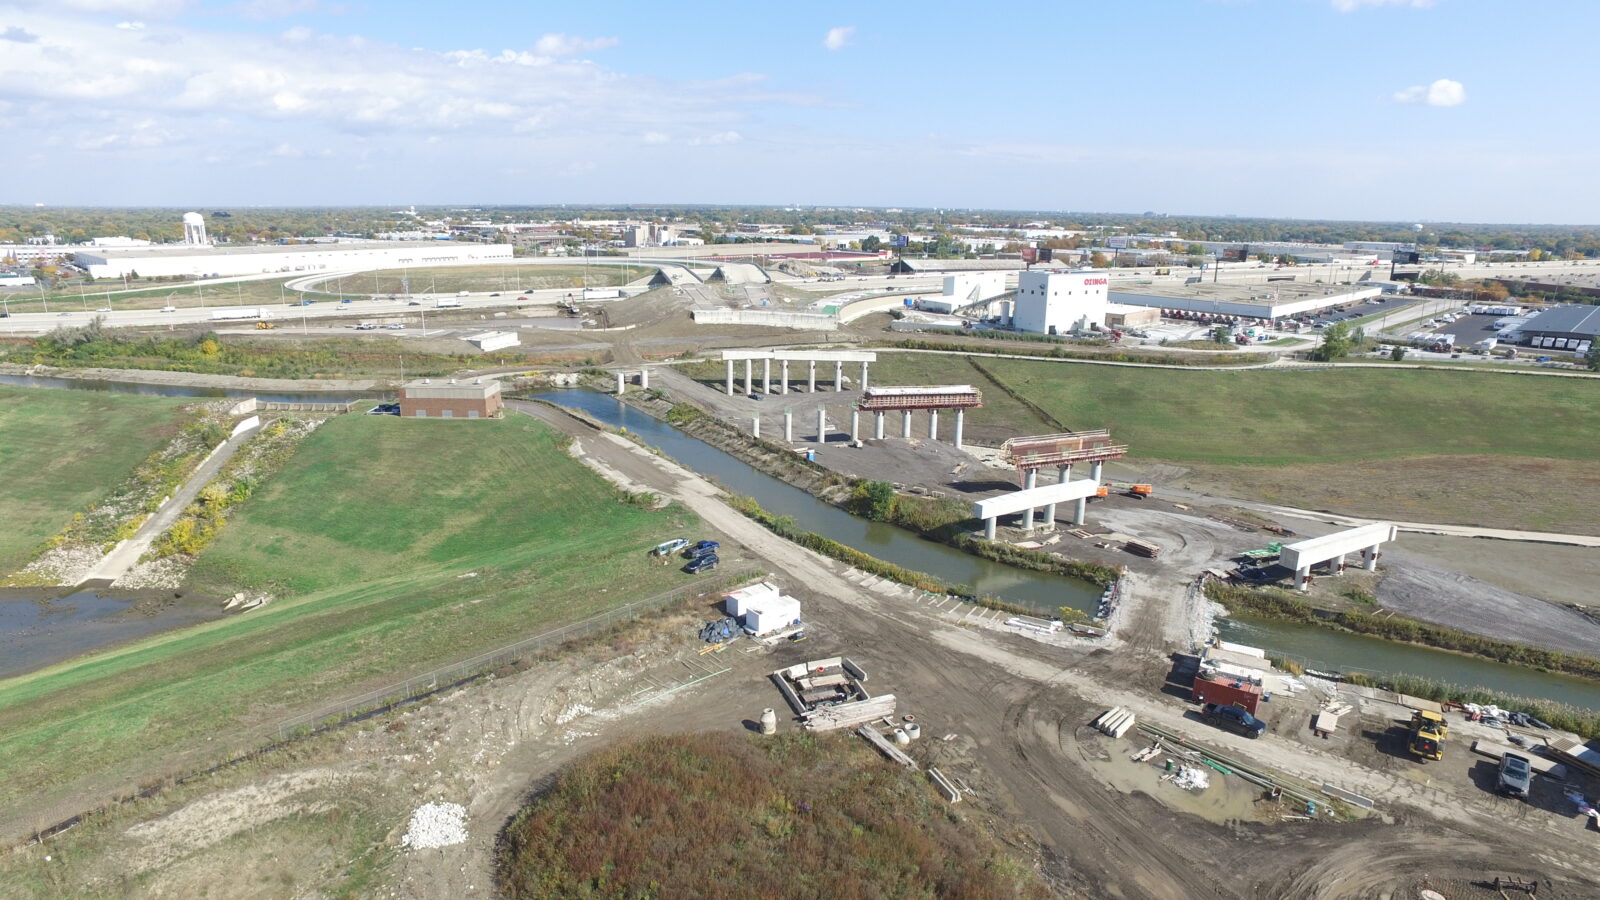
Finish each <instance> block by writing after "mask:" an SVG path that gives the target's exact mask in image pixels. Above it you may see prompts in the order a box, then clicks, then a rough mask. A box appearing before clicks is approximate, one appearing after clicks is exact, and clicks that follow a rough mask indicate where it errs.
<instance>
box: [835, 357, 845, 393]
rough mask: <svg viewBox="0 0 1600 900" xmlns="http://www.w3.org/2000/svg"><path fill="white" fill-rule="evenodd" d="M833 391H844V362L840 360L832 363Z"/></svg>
mask: <svg viewBox="0 0 1600 900" xmlns="http://www.w3.org/2000/svg"><path fill="white" fill-rule="evenodd" d="M833 389H834V390H836V391H842V390H844V360H842V359H836V360H834V361H833Z"/></svg>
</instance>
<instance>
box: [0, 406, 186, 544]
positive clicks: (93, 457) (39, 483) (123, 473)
mask: <svg viewBox="0 0 1600 900" xmlns="http://www.w3.org/2000/svg"><path fill="white" fill-rule="evenodd" d="M186 402H188V401H185V400H183V399H178V398H170V397H146V396H140V395H136V394H103V393H98V392H93V391H70V390H41V389H35V388H10V387H5V386H0V472H4V473H5V482H4V483H5V487H4V489H3V490H0V520H3V521H4V522H5V527H4V528H0V573H5V572H9V571H11V570H12V569H14V568H15V567H17V566H18V565H21V564H22V563H23V562H24V561H25V560H26V558H27V556H28V554H29V553H30V552H31V551H32V550H34V549H35V548H37V547H38V546H39V544H40V542H42V541H43V540H44V539H45V538H48V537H49V536H50V535H52V534H55V533H56V532H57V531H60V530H61V528H62V527H63V526H65V525H66V524H67V522H68V521H69V520H70V519H71V518H72V516H73V514H74V513H78V512H82V511H84V510H85V509H87V508H89V507H91V506H93V505H94V504H95V503H96V502H97V501H99V500H100V499H101V498H103V497H105V496H107V495H108V494H110V493H111V491H112V490H113V489H114V488H115V487H116V486H117V485H118V484H120V483H121V482H122V481H123V480H124V479H126V478H127V477H128V475H129V474H130V473H131V472H132V471H133V469H134V467H135V466H137V465H138V464H139V463H140V462H142V461H144V459H145V458H146V457H148V456H149V455H150V454H151V453H154V452H155V451H156V450H157V449H159V448H160V447H161V446H162V445H164V444H165V443H166V442H167V441H168V440H170V439H171V438H172V436H173V435H174V434H175V433H177V431H178V429H179V427H180V426H181V425H182V423H183V421H184V419H185V418H186V417H185V414H184V413H183V412H182V408H183V406H184V404H185V403H186Z"/></svg>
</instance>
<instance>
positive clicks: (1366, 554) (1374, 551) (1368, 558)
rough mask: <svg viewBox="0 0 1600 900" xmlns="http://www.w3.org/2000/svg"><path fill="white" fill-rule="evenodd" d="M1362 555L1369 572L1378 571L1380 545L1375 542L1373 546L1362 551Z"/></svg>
mask: <svg viewBox="0 0 1600 900" xmlns="http://www.w3.org/2000/svg"><path fill="white" fill-rule="evenodd" d="M1361 556H1362V558H1363V559H1364V561H1365V568H1366V570H1367V571H1368V572H1376V571H1378V545H1377V544H1373V545H1372V546H1371V547H1368V548H1367V549H1365V550H1363V551H1361Z"/></svg>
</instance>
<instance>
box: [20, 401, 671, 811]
mask: <svg viewBox="0 0 1600 900" xmlns="http://www.w3.org/2000/svg"><path fill="white" fill-rule="evenodd" d="M558 438H559V436H558V435H557V434H556V433H555V432H554V431H553V430H551V429H549V428H548V427H547V426H544V425H542V424H540V423H538V422H536V421H533V420H531V419H527V418H524V417H521V416H513V417H512V418H509V419H506V420H504V421H496V422H480V423H470V424H469V423H465V422H418V421H407V420H399V419H394V418H389V417H366V416H347V417H341V418H338V419H334V420H332V421H330V422H329V423H328V424H326V425H324V426H323V427H322V428H321V429H319V430H318V431H317V432H316V433H314V434H313V435H312V436H311V437H310V438H308V439H307V440H306V442H305V443H304V444H303V445H302V447H301V449H300V450H299V451H298V452H297V453H296V454H295V456H294V457H293V458H292V459H290V460H289V462H288V463H287V464H286V465H285V466H284V468H283V469H282V470H281V471H280V472H279V473H278V474H277V475H275V476H274V477H273V479H272V481H270V482H269V483H268V484H267V485H266V486H264V487H263V488H262V489H261V490H260V491H259V492H258V493H257V495H256V496H254V497H252V498H251V499H250V500H248V501H246V502H245V503H244V504H243V505H241V506H240V507H239V509H238V511H237V514H236V515H235V517H234V519H233V520H232V521H231V522H230V524H229V525H228V527H227V529H226V530H224V531H223V533H222V535H221V537H219V538H218V539H217V540H216V542H215V543H214V544H213V545H212V547H211V548H210V549H208V550H207V551H206V553H205V555H204V556H203V557H202V559H201V561H200V562H199V563H197V565H196V568H195V569H194V571H193V573H192V578H191V582H192V584H193V585H196V586H199V587H201V588H205V589H208V590H214V591H223V592H226V591H231V590H233V589H235V588H246V587H265V588H267V589H270V590H272V591H273V593H274V595H275V596H276V597H277V598H278V599H277V600H276V601H275V602H273V603H272V604H270V605H268V606H266V607H264V608H261V609H259V610H255V611H252V612H250V613H247V614H244V615H240V616H233V617H229V618H225V619H221V620H218V621H215V622H211V623H207V624H205V625H201V626H197V627H194V628H190V629H186V630H182V631H177V632H172V633H168V634H165V635H160V636H157V637H154V638H151V639H148V640H144V641H141V642H138V643H136V644H132V645H128V646H126V647H122V648H118V649H115V650H111V651H107V652H105V653H101V654H98V655H95V656H91V657H87V658H84V659H81V660H78V661H75V662H69V663H65V664H62V665H59V666H56V667H53V668H50V669H45V670H41V671H39V672H35V673H31V674H29V675H24V676H20V677H18V678H14V679H10V680H7V681H0V785H3V786H0V823H9V824H11V825H13V826H15V825H18V824H21V825H38V824H43V823H42V822H34V821H33V820H32V819H29V818H28V817H29V816H34V817H37V818H48V817H49V815H51V814H53V813H55V812H59V811H61V810H66V811H68V812H70V811H73V810H74V809H75V808H77V807H80V806H86V805H90V803H92V802H93V801H95V800H97V799H99V798H100V796H101V795H100V794H98V793H97V792H101V791H106V790H111V789H113V788H121V789H125V788H126V787H127V786H128V785H130V784H132V783H134V782H137V781H138V780H139V779H140V778H142V777H147V776H149V775H151V774H152V773H162V772H169V771H180V770H184V769H186V768H192V767H194V766H196V765H198V764H199V763H201V762H203V761H207V760H212V759H215V758H217V757H219V756H223V755H226V754H227V753H228V752H229V751H233V750H237V749H240V748H241V747H247V746H250V745H251V744H253V743H254V741H256V740H259V738H260V737H261V735H263V734H265V733H268V732H269V731H270V730H271V729H272V728H273V727H274V726H275V725H276V724H277V723H278V722H280V721H282V720H283V719H285V718H287V717H289V716H292V715H294V714H297V713H299V712H303V711H305V710H306V709H307V708H308V707H315V706H317V705H320V704H322V703H325V702H327V701H328V700H329V699H330V698H331V699H337V698H342V697H346V696H349V695H352V694H356V693H360V692H361V691H363V690H367V689H371V688H374V687H379V686H382V685H385V684H389V683H392V682H395V681H398V680H401V679H404V678H406V677H409V676H412V675H417V674H422V673H424V672H427V671H428V670H430V669H432V668H436V667H438V666H441V665H444V664H448V663H450V662H454V661H456V660H459V659H463V658H466V657H469V656H472V655H474V654H476V653H478V652H482V651H485V650H489V649H493V648H495V647H499V646H502V645H505V644H508V643H511V642H513V641H515V640H517V639H519V638H522V637H525V636H528V635H532V634H537V633H539V632H541V631H544V630H546V629H548V628H549V627H552V626H553V625H556V624H559V623H561V622H563V621H570V620H573V619H577V618H580V617H583V616H586V615H589V614H592V613H595V612H598V611H601V610H603V609H606V608H608V607H612V606H616V605H620V604H621V603H623V602H626V601H629V600H633V599H637V598H640V597H644V596H649V595H652V594H655V593H659V592H660V591H662V590H665V589H667V588H669V587H672V586H675V585H677V584H680V583H682V582H683V581H684V580H685V579H686V578H688V577H689V576H685V575H683V574H681V573H680V572H679V571H678V570H677V569H676V568H668V567H662V566H659V565H653V564H651V563H650V562H649V559H648V557H647V555H646V552H645V551H646V550H647V549H648V548H649V547H651V546H652V545H654V544H655V543H657V542H658V541H660V540H662V539H664V538H665V537H668V536H671V535H674V534H678V533H681V532H687V531H688V530H689V529H690V528H691V527H692V526H693V524H694V522H693V519H692V517H690V516H688V515H687V514H686V513H684V512H682V511H681V510H679V509H678V508H677V507H673V508H669V509H668V510H665V511H659V512H652V511H649V510H647V509H644V508H641V507H638V506H634V505H630V504H627V503H624V502H622V500H621V498H620V495H619V494H618V492H617V491H616V490H615V489H614V488H612V487H611V486H609V485H608V484H606V483H605V482H603V481H602V480H601V479H600V478H599V477H598V476H596V475H594V474H592V473H591V472H590V471H589V470H588V469H586V468H584V467H583V466H582V465H581V464H580V463H578V462H577V461H576V460H574V459H573V458H572V457H571V456H569V455H568V454H567V452H566V451H565V449H564V448H563V447H562V446H561V445H560V441H559V439H558ZM469 573H471V575H470V577H468V576H469Z"/></svg>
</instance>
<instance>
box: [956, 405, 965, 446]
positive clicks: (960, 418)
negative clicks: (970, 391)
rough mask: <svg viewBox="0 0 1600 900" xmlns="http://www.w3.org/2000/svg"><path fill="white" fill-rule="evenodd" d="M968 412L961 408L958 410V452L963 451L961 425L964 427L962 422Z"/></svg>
mask: <svg viewBox="0 0 1600 900" xmlns="http://www.w3.org/2000/svg"><path fill="white" fill-rule="evenodd" d="M966 412H967V411H966V410H964V409H960V408H957V409H956V449H957V450H960V449H961V425H962V421H963V420H964V419H965V418H966Z"/></svg>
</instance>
